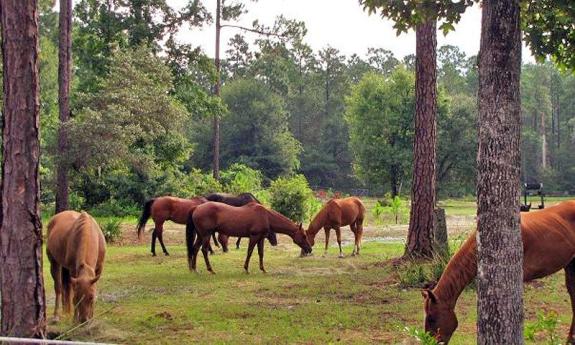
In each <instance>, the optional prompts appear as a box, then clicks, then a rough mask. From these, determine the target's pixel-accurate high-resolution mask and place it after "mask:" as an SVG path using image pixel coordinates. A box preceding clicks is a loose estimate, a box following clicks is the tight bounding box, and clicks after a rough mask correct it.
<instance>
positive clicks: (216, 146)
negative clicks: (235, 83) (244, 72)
mask: <svg viewBox="0 0 575 345" xmlns="http://www.w3.org/2000/svg"><path fill="white" fill-rule="evenodd" d="M221 16H222V1H221V0H216V56H215V58H214V64H215V65H216V84H215V85H214V94H215V95H216V97H220V96H221V92H220V90H221V76H220V74H221V63H220V32H221V31H222V24H221ZM213 132H214V133H213V136H214V137H213V162H212V169H213V170H212V172H213V176H214V178H215V179H216V180H219V179H220V117H219V114H214V119H213Z"/></svg>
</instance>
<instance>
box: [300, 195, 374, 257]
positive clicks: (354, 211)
mask: <svg viewBox="0 0 575 345" xmlns="http://www.w3.org/2000/svg"><path fill="white" fill-rule="evenodd" d="M364 216H365V206H363V203H362V202H361V200H360V199H359V198H356V197H350V198H344V199H331V200H329V201H328V202H327V203H326V204H325V205H324V206H323V207H322V208H321V210H320V211H319V212H318V214H317V215H316V216H315V217H314V218H313V220H312V221H311V223H310V224H309V227H308V228H307V232H306V233H307V235H308V238H309V241H310V242H309V243H310V244H311V246H312V247H313V245H314V244H315V236H316V235H317V233H318V232H319V231H320V229H321V228H323V230H324V231H325V252H324V255H326V254H327V248H328V246H329V232H330V230H331V229H334V230H335V235H336V237H337V244H338V245H339V257H340V258H341V257H343V252H342V250H341V229H340V227H342V226H346V225H349V227H350V229H351V231H352V232H353V235H354V237H355V245H354V247H353V252H352V254H351V255H356V254H357V255H359V249H360V248H361V238H362V236H363V218H364Z"/></svg>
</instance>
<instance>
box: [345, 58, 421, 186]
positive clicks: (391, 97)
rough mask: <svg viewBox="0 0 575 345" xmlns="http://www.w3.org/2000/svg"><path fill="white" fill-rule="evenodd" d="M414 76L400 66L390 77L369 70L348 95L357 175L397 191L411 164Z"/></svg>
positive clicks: (368, 181) (350, 127)
mask: <svg viewBox="0 0 575 345" xmlns="http://www.w3.org/2000/svg"><path fill="white" fill-rule="evenodd" d="M414 88H415V80H414V77H413V74H412V73H410V72H408V71H406V70H405V69H404V68H403V67H399V68H397V69H396V70H394V71H393V73H392V74H391V76H390V77H389V78H385V77H383V76H380V75H377V74H373V73H369V74H366V75H365V76H364V77H363V78H362V79H361V81H360V82H359V84H357V85H356V86H354V87H353V88H352V91H351V96H349V97H348V98H347V110H346V115H345V119H346V120H347V122H348V124H349V130H350V146H351V149H352V151H353V153H354V168H355V171H356V173H357V174H358V176H359V177H360V178H361V179H362V180H363V181H364V182H366V183H368V184H372V185H382V184H383V183H386V184H390V186H391V191H392V193H397V192H398V190H399V186H400V184H401V183H402V181H403V180H404V179H405V178H406V176H407V175H408V172H409V170H410V166H411V163H410V162H411V151H412V138H413V114H414V111H415V103H414V97H415V96H414V95H415V93H414Z"/></svg>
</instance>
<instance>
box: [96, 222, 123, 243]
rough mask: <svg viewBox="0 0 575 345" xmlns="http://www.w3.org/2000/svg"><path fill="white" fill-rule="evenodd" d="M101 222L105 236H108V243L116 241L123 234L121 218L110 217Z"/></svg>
mask: <svg viewBox="0 0 575 345" xmlns="http://www.w3.org/2000/svg"><path fill="white" fill-rule="evenodd" d="M99 223H100V224H101V228H102V232H103V233H104V238H106V242H107V243H114V242H115V241H116V240H118V238H120V236H121V235H122V228H121V225H122V219H121V218H110V219H108V220H105V221H104V222H99Z"/></svg>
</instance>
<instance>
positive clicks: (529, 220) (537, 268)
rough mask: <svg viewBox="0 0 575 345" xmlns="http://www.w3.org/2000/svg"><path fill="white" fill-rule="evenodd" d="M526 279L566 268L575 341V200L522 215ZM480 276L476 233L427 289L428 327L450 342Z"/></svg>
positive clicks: (571, 338) (570, 340)
mask: <svg viewBox="0 0 575 345" xmlns="http://www.w3.org/2000/svg"><path fill="white" fill-rule="evenodd" d="M521 238H522V240H523V253H524V254H523V255H524V257H523V280H524V281H530V280H533V279H538V278H542V277H545V276H548V275H551V274H553V273H555V272H557V271H559V270H561V269H564V270H565V284H566V286H567V291H568V292H569V295H570V297H571V308H572V311H573V321H572V322H571V328H570V330H569V337H568V340H567V343H568V344H575V338H574V331H575V201H566V202H562V203H560V204H558V205H556V206H553V207H549V208H547V209H545V210H541V211H536V212H533V213H522V214H521ZM476 275H477V243H476V233H475V232H473V233H472V234H471V236H469V238H468V239H467V241H466V242H465V243H464V244H463V246H462V247H461V249H459V251H458V252H457V253H456V254H455V255H454V256H453V258H451V260H450V261H449V263H448V264H447V267H446V268H445V271H444V272H443V274H442V275H441V278H440V279H439V282H438V283H437V285H436V286H435V288H434V289H433V290H423V292H422V294H423V297H424V299H425V330H426V331H427V332H430V333H431V334H432V335H433V336H435V338H436V339H437V340H438V341H440V342H444V343H445V344H447V343H448V342H449V339H450V338H451V335H452V334H453V332H454V331H455V329H456V328H457V317H456V316H455V311H454V309H455V304H456V303H457V299H458V298H459V295H460V294H461V292H462V291H463V289H464V288H465V286H467V285H468V284H469V283H470V282H471V281H472V280H473V279H474V278H475V277H476Z"/></svg>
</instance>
